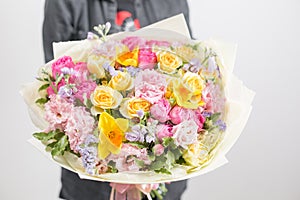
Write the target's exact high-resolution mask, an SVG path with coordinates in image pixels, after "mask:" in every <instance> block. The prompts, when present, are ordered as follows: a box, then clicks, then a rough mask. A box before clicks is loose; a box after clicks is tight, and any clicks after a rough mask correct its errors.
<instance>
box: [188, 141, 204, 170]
mask: <svg viewBox="0 0 300 200" xmlns="http://www.w3.org/2000/svg"><path fill="white" fill-rule="evenodd" d="M182 157H183V159H184V160H185V161H186V162H187V163H188V164H189V165H191V166H193V167H199V166H201V165H203V164H204V163H205V162H206V161H208V159H209V154H208V151H207V148H206V147H205V146H203V144H201V143H200V142H197V143H194V144H191V145H189V146H188V149H187V150H186V151H185V152H184V153H183V155H182Z"/></svg>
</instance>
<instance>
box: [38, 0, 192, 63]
mask: <svg viewBox="0 0 300 200" xmlns="http://www.w3.org/2000/svg"><path fill="white" fill-rule="evenodd" d="M117 6H118V5H117V1H116V0H46V2H45V16H44V24H43V45H44V52H45V61H46V62H48V61H50V60H52V59H53V52H52V43H53V42H59V41H69V40H79V39H84V38H86V36H87V32H88V31H91V30H93V27H94V26H96V25H99V24H105V23H106V22H110V23H111V24H112V29H111V33H115V32H118V31H119V30H120V29H119V27H118V26H117V25H115V15H116V12H117ZM134 7H135V12H136V16H137V18H138V19H139V21H140V24H141V27H144V26H147V25H149V24H152V23H154V22H157V21H159V20H162V19H165V18H168V17H171V16H174V15H177V14H180V13H183V14H184V16H185V19H186V21H187V24H188V27H190V26H189V8H188V3H187V1H186V0H135V1H134Z"/></svg>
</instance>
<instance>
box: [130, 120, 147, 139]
mask: <svg viewBox="0 0 300 200" xmlns="http://www.w3.org/2000/svg"><path fill="white" fill-rule="evenodd" d="M146 134H147V129H146V127H144V126H142V125H139V124H137V125H134V126H133V127H132V128H131V132H127V133H126V135H125V137H126V139H127V140H128V141H130V142H145V135H146Z"/></svg>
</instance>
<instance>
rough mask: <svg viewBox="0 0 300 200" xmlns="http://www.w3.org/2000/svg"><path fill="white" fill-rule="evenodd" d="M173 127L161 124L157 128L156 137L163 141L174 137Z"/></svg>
mask: <svg viewBox="0 0 300 200" xmlns="http://www.w3.org/2000/svg"><path fill="white" fill-rule="evenodd" d="M172 136H173V132H172V126H171V125H166V124H159V125H157V127H156V137H157V138H158V139H159V140H160V141H162V139H163V138H166V137H172Z"/></svg>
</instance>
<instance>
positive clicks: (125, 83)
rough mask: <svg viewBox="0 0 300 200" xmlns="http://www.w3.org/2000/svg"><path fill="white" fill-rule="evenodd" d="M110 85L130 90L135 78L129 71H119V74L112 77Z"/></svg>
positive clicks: (116, 88)
mask: <svg viewBox="0 0 300 200" xmlns="http://www.w3.org/2000/svg"><path fill="white" fill-rule="evenodd" d="M108 85H109V86H110V87H111V88H113V89H115V90H119V91H124V90H130V89H132V88H133V80H132V78H131V76H130V74H129V73H127V72H121V71H119V72H118V75H116V76H113V77H112V79H111V80H110V82H109V84H108Z"/></svg>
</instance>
